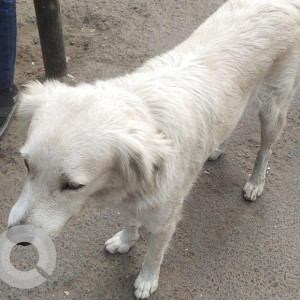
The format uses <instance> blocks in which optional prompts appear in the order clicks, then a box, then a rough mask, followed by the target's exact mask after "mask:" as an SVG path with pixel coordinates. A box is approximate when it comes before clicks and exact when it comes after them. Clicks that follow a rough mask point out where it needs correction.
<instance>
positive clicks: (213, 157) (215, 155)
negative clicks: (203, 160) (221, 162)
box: [208, 148, 224, 161]
mask: <svg viewBox="0 0 300 300" xmlns="http://www.w3.org/2000/svg"><path fill="white" fill-rule="evenodd" d="M223 153H224V151H223V150H221V149H219V148H217V149H216V150H214V152H213V153H212V154H211V155H210V157H209V158H208V160H212V161H213V160H217V159H218V158H219V157H220V156H221V154H223Z"/></svg>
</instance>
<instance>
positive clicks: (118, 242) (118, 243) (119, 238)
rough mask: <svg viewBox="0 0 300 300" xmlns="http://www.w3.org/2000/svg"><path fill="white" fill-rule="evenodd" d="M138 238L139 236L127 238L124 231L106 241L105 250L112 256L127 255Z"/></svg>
mask: <svg viewBox="0 0 300 300" xmlns="http://www.w3.org/2000/svg"><path fill="white" fill-rule="evenodd" d="M138 238H139V235H138V234H137V235H136V236H134V237H132V236H126V235H125V234H124V233H123V230H122V231H119V232H118V233H116V234H115V235H114V236H113V237H112V238H111V239H109V240H107V241H106V243H105V248H106V250H107V251H108V252H109V253H110V254H114V253H126V252H128V251H129V250H130V248H131V247H132V246H133V245H134V243H135V242H136V241H137V240H138Z"/></svg>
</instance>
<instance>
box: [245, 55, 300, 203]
mask: <svg viewBox="0 0 300 300" xmlns="http://www.w3.org/2000/svg"><path fill="white" fill-rule="evenodd" d="M291 62H294V61H292V60H291ZM294 65H296V66H297V65H298V64H297V63H295V62H294ZM284 67H285V69H284ZM296 73H297V72H296V71H294V69H293V68H291V66H290V65H289V64H287V61H286V60H284V61H280V62H278V63H277V65H276V66H275V67H274V68H273V70H271V72H270V75H269V76H268V77H267V78H266V79H265V80H264V82H263V83H262V85H261V87H260V93H259V97H260V98H261V108H260V111H259V118H260V122H261V145H260V149H259V151H258V153H257V157H256V161H255V165H254V168H253V171H252V174H251V177H250V179H249V181H248V182H247V183H246V184H245V186H244V188H243V193H244V198H245V199H247V200H251V201H255V200H256V199H257V197H259V196H260V195H261V194H262V192H263V188H264V184H265V177H266V170H267V166H268V160H269V157H270V155H271V153H272V151H271V147H272V145H273V144H274V143H275V141H276V140H277V139H278V137H279V135H280V133H281V131H282V128H283V126H284V123H285V119H286V113H287V110H288V107H289V104H290V100H291V99H292V98H293V96H294V93H295V91H296V86H297V84H298V83H297V82H296V81H297V80H296V79H295V78H296Z"/></svg>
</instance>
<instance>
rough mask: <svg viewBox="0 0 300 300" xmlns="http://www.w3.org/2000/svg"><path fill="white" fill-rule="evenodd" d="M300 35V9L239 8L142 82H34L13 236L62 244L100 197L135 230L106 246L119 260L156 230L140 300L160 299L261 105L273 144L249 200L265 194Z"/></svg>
mask: <svg viewBox="0 0 300 300" xmlns="http://www.w3.org/2000/svg"><path fill="white" fill-rule="evenodd" d="M299 37H300V1H298V0H297V1H296V0H294V1H293V0H231V1H228V2H227V3H226V4H224V5H223V6H222V7H221V8H220V9H219V10H218V11H217V12H216V13H215V14H214V15H212V16H211V17H210V18H209V19H208V20H207V21H206V22H205V23H204V24H202V25H201V26H200V27H199V28H198V29H197V30H196V31H195V32H194V33H193V34H192V35H191V36H190V37H189V38H188V39H187V40H186V41H184V42H183V43H182V44H180V45H179V46H177V47H176V48H175V49H173V50H171V51H169V52H167V53H165V54H163V55H160V56H157V57H155V58H153V59H151V60H149V61H148V62H146V63H145V64H144V65H143V66H142V67H141V68H139V69H138V70H137V71H135V72H133V73H132V74H129V75H126V76H122V77H119V78H116V79H111V80H107V81H97V82H96V83H95V84H92V85H90V84H82V85H79V86H77V87H69V86H66V85H65V84H62V83H59V82H57V81H52V82H46V83H45V84H40V83H37V82H36V83H29V84H28V86H27V89H26V91H25V92H24V93H23V94H22V96H21V104H20V107H19V110H18V116H19V119H20V121H21V124H22V125H23V126H24V127H25V128H28V138H27V141H26V143H25V145H24V147H23V148H22V150H21V153H22V155H23V156H24V158H25V160H26V164H27V166H28V169H29V173H28V177H27V179H26V181H25V184H24V188H23V190H22V193H21V195H20V198H19V200H18V201H17V203H16V204H15V206H14V207H13V208H12V210H11V213H10V216H9V226H15V225H18V224H28V223H29V224H33V225H36V226H40V227H42V228H43V229H44V230H46V231H48V232H49V233H50V234H52V235H55V234H57V233H58V232H59V231H60V229H61V228H62V227H63V225H64V224H65V223H66V221H67V220H68V219H69V218H70V217H72V216H73V215H75V214H77V213H78V212H79V211H80V209H81V207H82V205H83V203H84V202H86V201H87V199H90V198H91V197H93V198H96V199H97V201H99V203H101V205H103V206H109V207H111V208H114V209H117V210H118V211H120V212H121V215H122V217H123V220H124V228H123V230H122V231H121V232H119V233H117V234H116V235H115V236H114V237H112V238H111V239H110V240H108V241H107V242H106V249H107V251H109V252H110V253H116V252H120V253H124V252H127V251H128V250H129V249H130V247H132V245H133V244H134V243H135V241H136V240H137V239H138V237H139V235H138V228H139V226H141V225H145V226H146V227H147V228H148V229H149V231H150V232H151V242H150V246H149V250H148V252H147V255H146V258H145V261H144V264H143V267H142V270H141V272H140V274H139V276H138V278H137V280H136V282H135V295H136V297H137V298H141V299H145V298H147V297H149V296H150V294H151V293H153V292H154V291H155V290H156V289H157V286H158V278H159V271H160V265H161V262H162V259H163V254H164V252H165V249H166V248H167V245H168V243H169V241H170V239H171V237H172V234H173V233H174V231H175V227H176V224H177V222H178V220H179V219H180V212H181V207H182V203H183V201H184V199H185V197H186V196H187V194H188V193H189V190H190V188H191V186H192V184H193V182H194V181H195V179H196V178H197V175H198V173H199V171H200V169H201V168H202V166H203V164H204V162H205V161H206V160H207V159H208V158H209V157H211V159H216V158H217V157H218V156H219V155H220V154H221V153H222V151H223V148H224V143H225V141H226V139H227V138H228V137H229V136H230V134H231V132H232V131H233V129H234V128H235V126H236V124H237V123H238V121H239V119H240V118H241V116H242V114H243V112H244V109H245V107H246V105H247V103H248V102H249V100H250V99H254V98H258V99H259V101H260V103H261V105H260V113H259V115H260V119H261V124H262V139H261V141H262V142H261V148H260V150H259V152H258V155H257V159H256V163H255V167H254V170H253V173H252V176H251V177H250V179H249V181H248V182H247V183H246V185H245V187H244V196H245V198H246V199H249V200H255V199H256V198H257V197H258V196H259V195H260V194H261V193H262V190H263V186H264V181H265V172H266V168H267V162H268V158H269V155H270V153H271V146H272V145H273V143H274V142H275V141H276V139H277V137H278V136H279V134H280V131H281V128H282V126H283V124H284V120H285V116H286V111H287V108H288V106H289V102H290V100H291V99H292V97H293V95H294V92H295V90H296V88H297V86H298V83H299ZM199 205H201V204H200V203H199Z"/></svg>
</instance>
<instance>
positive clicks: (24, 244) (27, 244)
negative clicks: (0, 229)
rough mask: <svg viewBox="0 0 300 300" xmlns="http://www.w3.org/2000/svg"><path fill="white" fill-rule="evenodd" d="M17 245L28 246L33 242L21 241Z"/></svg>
mask: <svg viewBox="0 0 300 300" xmlns="http://www.w3.org/2000/svg"><path fill="white" fill-rule="evenodd" d="M17 245H18V246H23V247H27V246H29V245H31V243H28V242H21V243H18V244H17Z"/></svg>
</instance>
